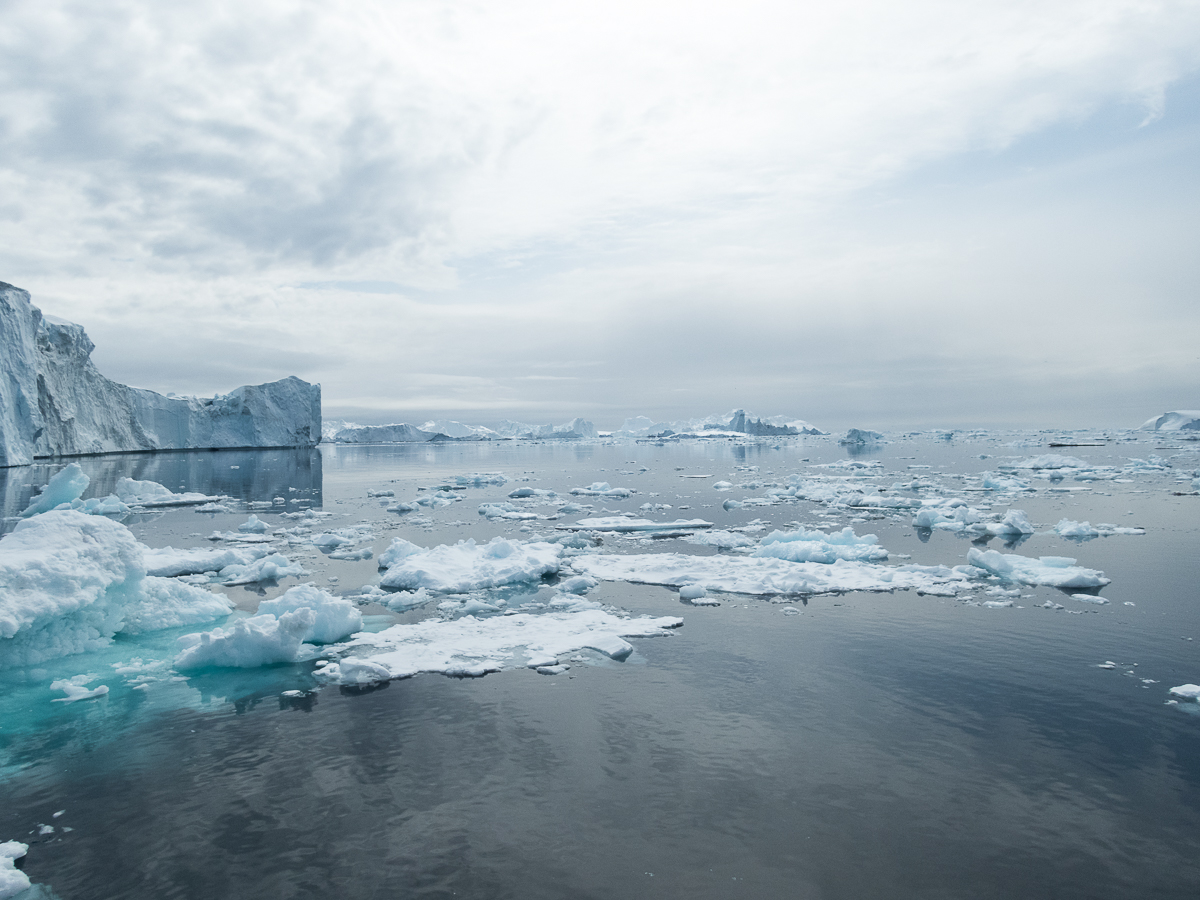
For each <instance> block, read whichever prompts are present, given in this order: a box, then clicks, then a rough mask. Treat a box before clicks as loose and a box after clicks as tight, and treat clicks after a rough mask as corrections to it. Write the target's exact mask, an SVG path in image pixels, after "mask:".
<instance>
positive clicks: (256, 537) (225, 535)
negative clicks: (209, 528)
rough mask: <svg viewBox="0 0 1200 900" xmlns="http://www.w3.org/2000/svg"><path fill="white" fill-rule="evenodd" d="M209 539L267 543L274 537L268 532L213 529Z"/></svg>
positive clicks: (235, 542) (237, 542) (233, 542)
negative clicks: (245, 532) (247, 532)
mask: <svg viewBox="0 0 1200 900" xmlns="http://www.w3.org/2000/svg"><path fill="white" fill-rule="evenodd" d="M208 539H209V540H210V541H228V542H229V543H232V544H269V543H271V542H272V541H273V540H275V538H273V537H271V535H269V534H242V533H241V532H240V531H214V532H213V533H212V534H210V535H209V536H208Z"/></svg>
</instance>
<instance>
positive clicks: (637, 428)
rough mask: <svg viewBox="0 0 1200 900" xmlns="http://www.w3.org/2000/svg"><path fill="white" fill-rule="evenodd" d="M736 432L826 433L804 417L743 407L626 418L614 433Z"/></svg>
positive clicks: (633, 435) (631, 435)
mask: <svg viewBox="0 0 1200 900" xmlns="http://www.w3.org/2000/svg"><path fill="white" fill-rule="evenodd" d="M717 434H728V435H735V436H736V435H739V434H744V435H748V436H751V437H776V436H789V435H800V434H825V432H824V431H821V429H819V428H817V427H816V426H814V425H811V424H809V423H808V422H805V421H804V420H803V419H795V418H791V417H788V416H766V417H762V416H757V415H755V414H754V413H748V412H746V411H745V410H744V409H735V410H733V411H732V412H729V413H726V414H725V415H723V416H706V417H704V418H699V419H684V420H680V421H677V422H655V421H654V420H653V419H649V418H647V417H646V416H634V417H633V418H630V419H626V420H625V422H624V424H622V425H621V427H620V428H619V429H617V430H616V431H614V432H613V437H616V438H645V437H673V436H674V437H679V436H685V437H686V436H699V437H702V436H705V435H717Z"/></svg>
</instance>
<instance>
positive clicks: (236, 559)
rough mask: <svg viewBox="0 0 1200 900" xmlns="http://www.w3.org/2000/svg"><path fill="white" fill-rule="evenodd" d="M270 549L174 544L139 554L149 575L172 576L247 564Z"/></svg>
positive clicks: (215, 570)
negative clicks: (191, 547)
mask: <svg viewBox="0 0 1200 900" xmlns="http://www.w3.org/2000/svg"><path fill="white" fill-rule="evenodd" d="M270 552H271V551H270V550H269V549H267V548H265V547H246V548H244V549H243V548H241V547H229V548H222V549H219V550H207V549H203V548H201V549H196V550H176V549H175V548H174V547H156V548H146V549H145V550H144V551H143V552H142V557H143V559H144V560H145V563H146V571H147V573H149V574H150V575H158V576H161V577H163V578H175V577H178V576H180V575H203V574H206V573H209V572H220V571H221V570H222V569H224V568H226V567H227V566H247V565H249V564H250V563H252V562H254V561H255V560H257V559H262V558H263V557H264V556H266V555H267V554H268V553H270Z"/></svg>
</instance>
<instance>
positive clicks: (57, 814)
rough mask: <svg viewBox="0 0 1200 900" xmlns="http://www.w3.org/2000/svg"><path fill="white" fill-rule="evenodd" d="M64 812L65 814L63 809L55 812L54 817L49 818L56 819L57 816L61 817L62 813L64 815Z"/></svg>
mask: <svg viewBox="0 0 1200 900" xmlns="http://www.w3.org/2000/svg"><path fill="white" fill-rule="evenodd" d="M65 812H66V810H65V809H60V810H59V811H58V812H56V813H55V814H54V815H52V816H51V817H50V818H52V819H57V818H58V817H59V816H61V815H62V814H63V813H65Z"/></svg>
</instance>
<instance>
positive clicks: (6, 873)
mask: <svg viewBox="0 0 1200 900" xmlns="http://www.w3.org/2000/svg"><path fill="white" fill-rule="evenodd" d="M28 850H29V845H28V844H22V843H21V842H20V841H4V842H3V843H0V900H10V898H12V897H16V896H17V895H18V894H20V893H23V892H24V891H26V890H28V889H29V887H30V886H31V883H30V881H29V876H28V875H26V874H25V873H24V872H22V871H21V870H20V869H18V868H17V867H16V865H15V861H16V860H18V859H20V858H21V857H22V856H24V855H25V853H26V852H27V851H28Z"/></svg>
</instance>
